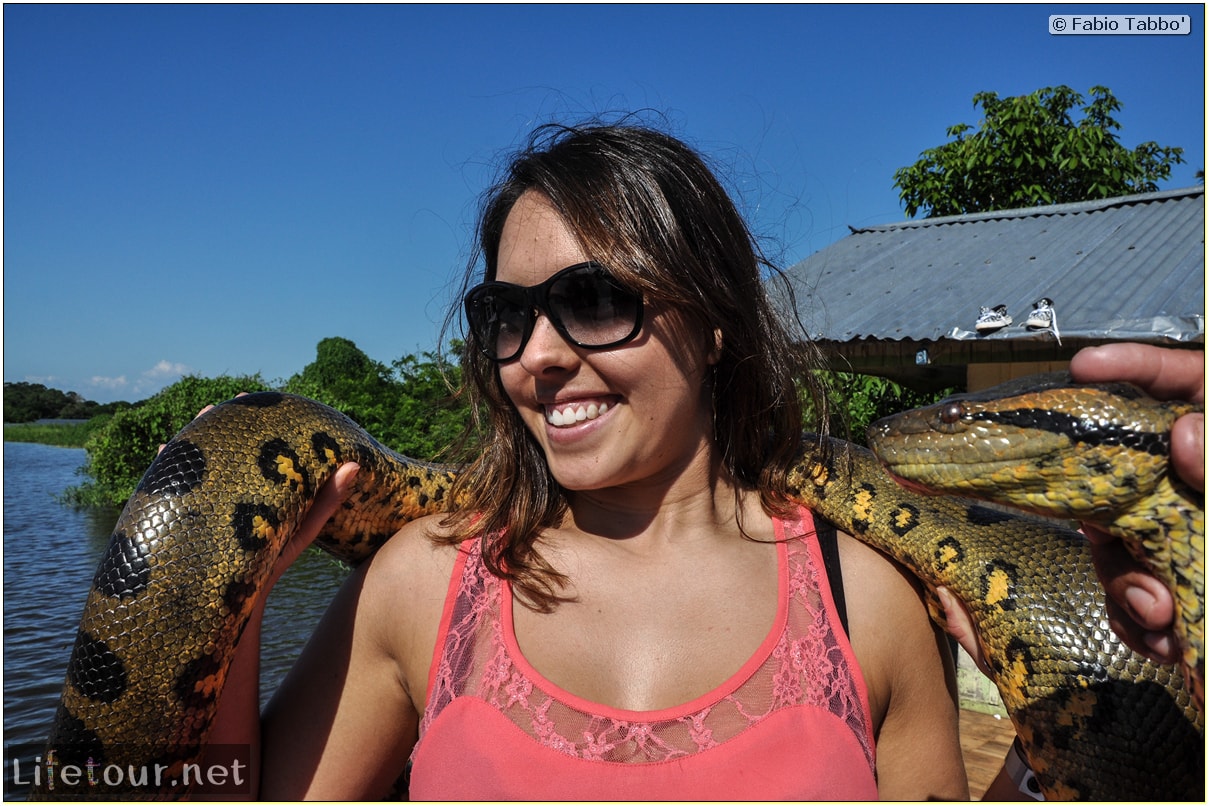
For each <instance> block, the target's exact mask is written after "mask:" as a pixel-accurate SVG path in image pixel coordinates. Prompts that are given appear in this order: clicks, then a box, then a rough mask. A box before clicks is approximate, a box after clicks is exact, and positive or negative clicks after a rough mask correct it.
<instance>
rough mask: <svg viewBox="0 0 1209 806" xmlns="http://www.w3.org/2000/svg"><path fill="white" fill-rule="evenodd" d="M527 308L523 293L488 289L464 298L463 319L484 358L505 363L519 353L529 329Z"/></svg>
mask: <svg viewBox="0 0 1209 806" xmlns="http://www.w3.org/2000/svg"><path fill="white" fill-rule="evenodd" d="M528 316H529V309H528V307H527V303H526V301H525V298H524V294H523V293H522V294H520V295H516V294H513V293H509V290H508V289H503V288H488V289H482V290H481V291H479V292H477V293H475V294H473V295H472V296H470V297H468V298H467V299H466V317H467V319H469V320H470V327H471V329H472V330H473V331H474V337H475V339H477V340H478V343H479V344H480V345H482V347H483V349H484V351H485V352H486V353H487V355H489V356H491V357H492V358H494V359H496V360H497V361H507V360H508V359H510V358H512V357H513V356H515V355H516V354H517V353H519V352H520V351H521V345H522V343H523V342H524V340H525V335H526V332H527V331H528V328H527V327H526V326H525V325H526V322H525V320H526V319H527V318H528Z"/></svg>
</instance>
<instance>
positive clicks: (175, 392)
mask: <svg viewBox="0 0 1209 806" xmlns="http://www.w3.org/2000/svg"><path fill="white" fill-rule="evenodd" d="M268 388H269V387H268V386H267V385H266V384H265V382H264V381H263V380H261V378H260V376H258V375H252V376H243V377H231V376H221V377H218V378H199V377H196V376H188V377H185V378H182V379H181V380H179V381H177V382H176V383H174V384H172V385H171V386H169V387H167V388H165V389H163V390H161V391H160V392H159V393H158V394H156V395H154V396H153V397H150V398H148V399H147V400H145V401H143V402H142V403H139V404H138V405H136V406H135V407H133V408H129V409H124V410H122V411H119V412H117V413H116V414H114V415H113V416H112V417H111V418H110V419H109V421H108V422H106V423H105V424H104V425H103V426H102V427H101V428H100V429H98V430H97V431H96V432H95V433H93V434H92V436H91V437H89V438H88V441H87V442H86V443H85V445H84V450H85V451H87V453H88V458H87V460H86V462H85V465H84V473H85V474H86V475H88V476H90V477H91V478H92V480H91V481H89V482H85V483H84V484H83V485H81V486H80V487H76V488H73V489H71V490H68V491H67V493H66V494H65V496H64V498H65V500H67V501H68V502H69V503H73V504H76V505H78V506H122V505H123V504H125V503H126V499H127V498H129V497H130V495H131V494H132V493H133V492H134V488H135V487H137V486H138V482H139V479H141V478H142V477H143V473H145V472H146V470H147V468H148V467H149V466H150V465H151V462H152V461H153V460H154V459H155V455H156V452H157V451H158V450H159V446H160V445H163V444H164V443H165V442H167V441H168V440H170V439H171V438H172V437H173V436H174V435H175V434H176V432H177V431H180V430H181V429H182V428H184V427H185V425H186V424H187V423H188V422H189V421H190V420H192V419H193V418H194V417H195V416H197V413H198V412H199V411H200V410H201V409H203V408H204V407H206V406H208V405H210V404H211V403H221V402H222V401H224V400H229V399H230V398H232V397H235V395H236V394H238V393H240V392H258V391H263V390H266V389H268Z"/></svg>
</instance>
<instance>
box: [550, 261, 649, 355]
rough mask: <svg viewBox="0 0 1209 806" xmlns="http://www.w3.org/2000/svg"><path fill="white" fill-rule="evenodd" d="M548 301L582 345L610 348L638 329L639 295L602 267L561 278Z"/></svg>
mask: <svg viewBox="0 0 1209 806" xmlns="http://www.w3.org/2000/svg"><path fill="white" fill-rule="evenodd" d="M549 304H550V312H551V313H552V314H553V315H554V316H555V317H556V318H557V320H558V321H559V322H560V323H561V324H562V327H563V329H564V330H565V331H566V334H567V336H569V337H570V338H571V339H572V340H573V341H575V342H576V343H577V344H578V345H579V346H581V347H608V346H610V345H613V344H617V343H619V342H623V341H626V340H627V339H629V338H630V337H631V336H633V335H634V333H635V331H636V330H637V325H638V315H639V305H640V297H638V295H636V294H634V293H632V292H630V291H627V290H626V289H625V288H622V287H621V286H619V285H617V284H616V283H615V282H614V281H613V280H612V278H610V277H609V275H608V274H606V273H605V271H604V270H603V269H601V268H599V267H589V268H585V269H582V270H579V271H574V272H570V273H568V274H565V275H563V276H561V277H559V278H558V279H557V280H556V281H555V283H554V284H553V285H552V286H551V287H550V294H549Z"/></svg>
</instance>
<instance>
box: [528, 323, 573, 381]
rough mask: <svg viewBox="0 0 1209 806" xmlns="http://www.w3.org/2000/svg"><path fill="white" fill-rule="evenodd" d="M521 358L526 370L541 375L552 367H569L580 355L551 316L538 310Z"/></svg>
mask: <svg viewBox="0 0 1209 806" xmlns="http://www.w3.org/2000/svg"><path fill="white" fill-rule="evenodd" d="M520 360H521V366H523V367H524V368H525V370H526V371H528V372H530V373H532V374H534V375H539V374H542V373H545V372H549V371H550V370H552V369H567V368H569V367H570V366H572V365H573V364H574V363H575V362H576V361H578V360H579V357H578V355H577V354H576V352H575V349H574V348H573V347H572V346H571V344H570V343H569V342H568V341H567V340H566V339H565V338H563V335H562V334H561V333H559V332H558V328H556V327H555V326H554V323H553V322H551V321H550V317H548V316H546V314H545V313H543V312H542V311H538V312H537V314H536V318H535V319H534V321H533V332H532V333H530V334H529V343H528V344H526V345H525V349H524V350H522V351H521V357H520Z"/></svg>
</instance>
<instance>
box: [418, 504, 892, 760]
mask: <svg viewBox="0 0 1209 806" xmlns="http://www.w3.org/2000/svg"><path fill="white" fill-rule="evenodd" d="M809 518H810V514H809V512H808V511H803V513H802V514H801V515H800V516H799V518H798V519H797V520H793V521H780V520H777V521H776V527H777V537H778V539H780V540H781V541H783V542H781V543H779V544H778V547H777V548H778V566H779V574H778V577H779V585H780V601H781V604H780V606H779V608H778V611H779V612H778V619H777V623H776V625H774V627H773V630H772V632H771V633H770V634H769V637H768V639H766V640H765V641H764V643H763V644H762V645H761V647H760V649H759V650H757V652H756V654H755V655H753V656H752V658H751V660H749V661H748V662H747V663H746V664H744V666H743V668H742V669H741V670H740V671H739V672H738V673H736V674H735V676H734V677H732V678H731V679H730V680H728V681H727V682H726V683H724V684H723V685H722V686H719V687H718V688H716V689H714V691H712V692H710V693H708V694H706V695H705V696H703V697H699V698H697V699H696V700H694V701H693V702H691V703H688V704H686V705H684V706H680V707H677V708H671V709H665V710H661V711H651V712H635V711H621V710H618V709H614V708H610V707H608V706H604V705H597V704H593V703H590V702H587V701H584V700H582V699H580V698H577V697H575V696H574V695H571V694H569V693H567V692H564V691H562V690H561V689H559V688H558V687H557V686H555V685H554V684H553V683H550V682H549V681H547V680H545V678H543V677H542V676H541V675H540V673H538V672H537V671H536V670H534V669H532V668H531V667H530V666H529V664H528V663H527V662H526V661H525V660H524V658H523V657H521V655H520V652H519V650H518V649H517V645H516V641H515V636H514V635H512V634H511V626H512V625H511V618H510V616H511V612H510V609H509V610H504V608H503V607H501V605H502V604H503V603H504V601H505V600H504V597H508V598H507V602H508V605H509V606H510V605H511V601H512V591H511V586H510V585H509V584H508V583H507V582H506V581H503V580H500V579H498V578H497V577H495V576H493V575H492V574H491V573H490V572H488V571H487V569H486V568H485V566H484V565H483V562H482V559H481V555H480V552H479V547H478V542H477V541H468V542H467V544H464V546H463V549H462V550H463V551H465V552H466V553H467V557H466V561H465V565H464V568H463V572H462V576H461V581H460V582H461V584H460V585H459V586H458V589H457V594H456V597H455V598H454V600H453V601H452V602H447V603H446V608H447V632H446V635H445V640H444V644H443V647H440V648H439V657H438V658H437V659H435V661H434V666H433V670H432V682H431V683H430V689H431V690H430V693H429V699H428V707H427V708H425V712H424V716H423V719H422V720H421V724H420V737H421V742H422V741H423V736H424V734H425V733H426V732H427V730H428V727H429V725H431V724H432V722H433V720H435V719H436V717H437V716H438V715H439V714H440V712H441V711H442V709H444V707H445V706H446V705H448V704H449V703H450V702H451V701H452V700H453V699H454V698H456V697H459V696H471V697H477V698H479V699H481V700H484V701H485V702H487V703H488V704H490V705H491V706H493V707H494V708H496V709H497V710H499V711H500V713H502V714H503V715H504V716H505V717H507V718H508V719H509V720H510V721H511V722H513V724H515V725H516V726H517V727H519V728H520V729H521V730H523V731H524V732H525V733H527V734H528V735H529V736H531V737H532V738H533V739H534V740H535V741H537V742H539V743H540V744H541V745H543V746H545V747H549V748H551V749H554V750H557V751H559V752H562V753H565V754H567V755H569V756H572V757H575V758H581V759H585V760H589V761H605V762H615V763H652V762H662V761H669V760H673V759H677V758H681V757H684V756H688V755H692V754H695V753H700V752H703V751H705V750H709V749H710V748H712V747H716V746H717V745H719V744H721V743H723V742H725V741H726V740H727V739H730V738H732V737H734V736H737V735H739V734H740V733H742V732H743V731H745V730H747V729H748V728H750V727H751V726H753V725H755V724H757V723H759V722H760V721H761V720H763V719H765V718H766V717H768V716H769V715H770V714H772V713H774V712H776V711H779V710H781V709H784V708H790V707H794V706H814V707H817V708H822V709H825V710H827V711H830V712H831V713H832V714H834V715H835V716H836V717H837V718H839V719H840V720H841V721H842V722H843V723H844V724H846V725H847V726H848V728H849V729H850V730H851V731H852V733H853V734H854V735H855V736H856V738H857V741H858V742H859V743H860V745H861V748H862V750H863V751H864V754H865V758H866V760H867V761H868V762H869V766H870V769H875V765H874V745H873V733H872V727H871V725H870V723H869V721H868V708H867V706H866V703H865V697H864V693H863V688H862V686H861V685H860V684H859V683H858V680H857V676H858V675H859V674H860V673H859V671H858V670H856V669H855V668H854V667H855V662H851V663H850V662H849V658H850V657H851V654H850V650H847V649H846V639H845V643H843V644H841V642H840V639H839V638H837V634H836V633H837V629H836V627H835V625H834V624H833V621H832V619H831V618H830V616H829V613H830V612H832V611H833V607H832V605H831V601H830V593H828V592H825V591H826V589H827V585H826V580H825V579H824V578H823V576H822V574H821V573H820V571H819V569H820V568H821V567H822V561H821V557H819V556H818V544H817V542H816V541H815V538H814V534H813V529H811V531H810V533H809V535H808V534H807V531H806V525H805V522H806V521H807V519H809ZM455 574H456V571H455ZM787 585H788V599H786V596H785V594H786V586H787ZM450 605H452V606H450ZM506 631H507V633H506ZM770 646H771V650H770V649H769V647H770ZM417 746H418V745H417ZM413 756H414V751H413Z"/></svg>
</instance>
